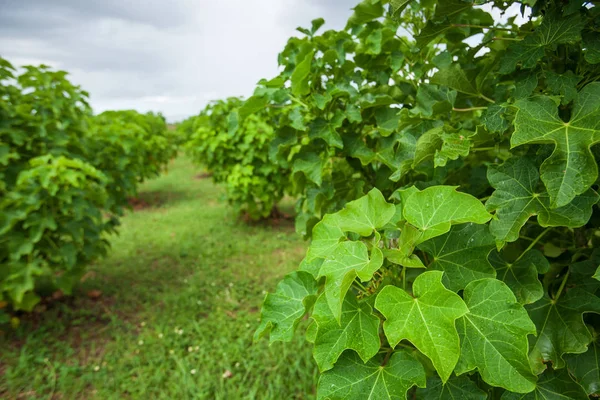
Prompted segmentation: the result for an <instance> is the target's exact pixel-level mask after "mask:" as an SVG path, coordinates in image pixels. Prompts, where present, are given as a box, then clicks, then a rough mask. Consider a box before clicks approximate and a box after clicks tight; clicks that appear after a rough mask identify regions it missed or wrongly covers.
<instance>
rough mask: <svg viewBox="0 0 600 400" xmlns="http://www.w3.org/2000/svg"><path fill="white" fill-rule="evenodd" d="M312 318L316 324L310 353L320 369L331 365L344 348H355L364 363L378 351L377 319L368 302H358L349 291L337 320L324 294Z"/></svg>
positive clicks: (324, 369) (322, 369)
mask: <svg viewBox="0 0 600 400" xmlns="http://www.w3.org/2000/svg"><path fill="white" fill-rule="evenodd" d="M312 318H313V319H314V320H315V323H316V326H317V334H316V335H315V337H314V341H313V343H314V345H315V347H314V349H313V356H314V358H315V361H316V362H317V365H318V366H319V370H320V371H321V372H324V371H327V370H329V369H331V368H333V365H334V364H335V363H336V361H337V360H338V358H339V357H340V355H341V354H342V353H343V352H344V350H346V349H351V350H354V351H356V352H357V353H358V355H359V356H360V358H361V359H362V360H363V362H367V361H369V359H371V358H372V357H373V356H375V355H376V354H377V352H378V351H379V348H380V346H381V341H380V340H379V322H380V320H379V318H378V317H377V316H376V315H374V314H373V309H372V308H371V306H370V305H369V304H367V303H365V302H362V303H359V302H358V301H357V300H356V297H355V296H354V294H352V293H348V295H347V296H346V298H345V299H344V304H343V306H342V318H341V320H340V323H338V322H337V321H336V319H335V317H334V315H333V314H332V313H331V309H330V308H329V305H328V304H327V299H326V298H325V295H321V296H319V298H318V299H317V301H316V303H315V307H314V311H313V314H312Z"/></svg>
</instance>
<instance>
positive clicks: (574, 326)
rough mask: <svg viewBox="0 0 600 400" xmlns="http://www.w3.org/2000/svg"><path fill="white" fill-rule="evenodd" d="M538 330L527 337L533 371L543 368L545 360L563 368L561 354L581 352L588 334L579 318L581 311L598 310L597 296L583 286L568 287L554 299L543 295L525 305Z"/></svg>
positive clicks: (558, 367)
mask: <svg viewBox="0 0 600 400" xmlns="http://www.w3.org/2000/svg"><path fill="white" fill-rule="evenodd" d="M526 309H527V311H528V312H529V316H530V317H531V319H532V320H533V322H534V323H535V325H536V327H537V331H538V335H537V338H535V339H534V340H532V341H531V345H532V348H531V352H530V353H529V359H530V362H531V365H532V368H533V371H534V372H535V373H540V372H542V371H544V369H545V368H546V366H545V365H544V363H545V362H548V361H550V362H552V366H553V367H554V368H556V369H560V368H564V366H565V361H564V359H563V355H564V354H568V353H575V354H579V353H584V352H585V351H586V350H587V347H588V345H589V343H590V342H591V341H592V336H591V334H590V332H589V330H588V329H587V327H586V326H585V324H584V322H583V313H588V312H593V313H596V314H598V313H600V298H598V297H597V296H595V295H594V294H592V293H589V292H586V291H585V290H582V289H578V288H574V289H570V290H568V291H567V292H566V293H565V294H563V295H562V296H560V297H559V298H558V299H552V298H550V297H549V296H544V297H543V298H542V299H540V300H539V301H537V302H536V303H533V304H530V305H528V306H526Z"/></svg>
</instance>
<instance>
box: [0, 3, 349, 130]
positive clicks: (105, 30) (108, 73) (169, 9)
mask: <svg viewBox="0 0 600 400" xmlns="http://www.w3.org/2000/svg"><path fill="white" fill-rule="evenodd" d="M357 2H358V1H356V0H0V55H1V56H2V57H5V58H7V59H8V60H9V61H10V62H11V63H13V64H14V65H15V66H19V65H25V64H40V63H44V64H47V65H50V66H53V67H56V68H60V69H64V70H66V71H68V72H69V73H70V74H71V80H72V81H74V82H75V83H77V84H79V85H81V86H82V87H83V88H84V89H85V90H87V91H88V92H90V94H91V101H92V106H93V107H94V110H95V111H98V112H99V111H103V110H106V109H122V108H134V109H138V110H140V111H147V110H156V111H162V112H163V113H164V114H165V115H166V116H167V118H168V119H169V120H171V121H176V120H179V119H182V118H184V117H187V116H189V115H192V114H195V113H197V112H198V111H199V110H200V109H201V108H202V107H203V106H204V105H205V104H206V102H207V101H209V100H212V99H218V98H224V97H227V96H249V95H251V94H252V90H253V89H254V85H255V83H256V82H257V81H258V80H259V79H260V78H263V77H272V76H274V75H276V74H277V54H278V53H279V52H280V51H281V50H282V49H283V46H284V45H285V43H286V41H287V39H288V38H289V37H290V36H291V35H295V34H296V32H295V28H296V27H297V26H299V25H302V26H309V25H310V21H311V20H312V19H314V18H318V17H323V18H325V20H326V21H327V24H326V27H330V28H341V27H343V25H344V23H345V21H346V20H347V18H348V17H349V16H350V14H351V11H350V8H351V7H353V6H354V5H355V4H356V3H357Z"/></svg>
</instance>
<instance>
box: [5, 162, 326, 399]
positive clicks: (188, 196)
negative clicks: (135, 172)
mask: <svg viewBox="0 0 600 400" xmlns="http://www.w3.org/2000/svg"><path fill="white" fill-rule="evenodd" d="M140 198H141V199H142V200H141V201H140V202H137V203H136V204H138V206H136V207H135V208H137V210H136V211H134V212H132V213H129V214H128V215H127V216H126V217H125V218H124V219H123V224H122V226H121V229H120V235H119V236H118V237H114V238H112V251H111V253H110V255H109V256H108V257H107V258H106V259H105V260H102V261H101V262H98V263H96V264H95V265H93V266H92V267H91V268H90V269H89V272H88V273H87V274H86V275H85V276H84V278H83V279H82V281H83V282H82V283H81V285H80V287H79V288H78V289H77V291H76V292H75V293H74V295H73V296H65V297H60V296H55V297H56V299H47V300H46V301H45V303H44V304H42V305H40V306H39V307H38V309H37V312H36V313H34V314H33V315H29V316H23V317H21V323H20V326H19V327H18V328H17V329H16V330H13V329H10V328H2V329H4V330H3V332H2V333H0V398H8V399H103V400H104V399H123V398H126V399H309V398H313V397H314V392H315V387H314V386H315V377H316V371H315V367H314V365H313V362H312V360H311V355H310V346H309V345H307V344H306V343H305V342H303V340H302V338H301V335H300V334H299V335H297V338H296V339H295V340H294V341H293V342H292V343H288V344H285V345H284V344H281V343H276V344H274V345H272V346H270V347H269V345H268V343H267V341H266V340H262V341H260V342H258V343H256V344H253V342H252V335H253V332H254V330H255V329H256V327H257V324H258V319H259V314H260V312H259V308H260V304H261V302H262V300H263V298H264V295H265V291H273V289H274V288H275V285H276V284H277V282H278V281H279V279H280V278H281V277H283V276H284V275H285V274H286V273H288V272H290V271H292V270H293V269H295V268H296V267H297V265H298V263H299V261H300V260H301V259H302V257H303V254H304V252H305V249H306V243H304V242H303V241H302V240H301V239H300V238H299V236H298V235H297V234H295V233H294V232H293V229H292V228H291V227H290V226H287V225H285V224H284V225H281V223H279V224H276V225H269V224H266V225H265V224H255V225H252V226H250V225H248V224H246V223H244V222H242V221H240V220H239V219H238V218H236V216H235V215H233V214H232V211H231V209H230V208H229V207H228V205H227V203H226V201H225V200H224V199H223V191H222V188H220V187H218V186H215V185H213V184H212V183H211V181H210V178H208V177H206V176H205V175H202V171H201V170H199V169H197V168H194V167H193V166H192V165H191V164H190V163H189V162H188V161H187V160H186V159H185V158H179V159H177V160H175V161H174V162H173V163H172V164H171V165H170V167H169V171H168V172H167V173H166V174H164V175H163V176H161V177H159V178H157V179H155V180H152V181H149V182H147V183H145V184H144V185H143V186H142V188H141V191H140ZM139 204H141V206H139ZM302 325H305V324H302ZM301 328H302V327H301Z"/></svg>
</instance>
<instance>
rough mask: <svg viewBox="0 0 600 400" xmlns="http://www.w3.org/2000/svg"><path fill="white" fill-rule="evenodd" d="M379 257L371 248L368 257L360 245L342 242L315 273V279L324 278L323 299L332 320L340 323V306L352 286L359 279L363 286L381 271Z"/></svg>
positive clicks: (379, 254) (381, 256)
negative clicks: (316, 277) (329, 310)
mask: <svg viewBox="0 0 600 400" xmlns="http://www.w3.org/2000/svg"><path fill="white" fill-rule="evenodd" d="M382 263H383V254H382V253H381V250H380V249H379V248H378V247H373V249H372V250H371V257H370V258H369V251H368V249H367V245H365V244H364V243H363V242H352V241H347V242H342V243H340V244H338V245H337V246H336V247H335V248H334V249H333V252H332V253H331V254H330V255H328V256H327V258H326V259H325V261H324V262H323V265H322V266H321V269H320V271H319V278H321V277H325V278H326V283H325V296H326V297H327V303H328V304H329V308H331V311H332V313H333V315H334V316H335V319H336V320H337V321H340V318H341V315H342V303H343V301H344V297H346V293H347V292H348V289H350V286H352V282H354V280H355V279H356V278H359V279H360V280H361V281H362V282H366V281H368V280H370V279H371V278H372V277H373V274H374V273H375V271H377V270H378V269H379V268H381V265H382Z"/></svg>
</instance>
